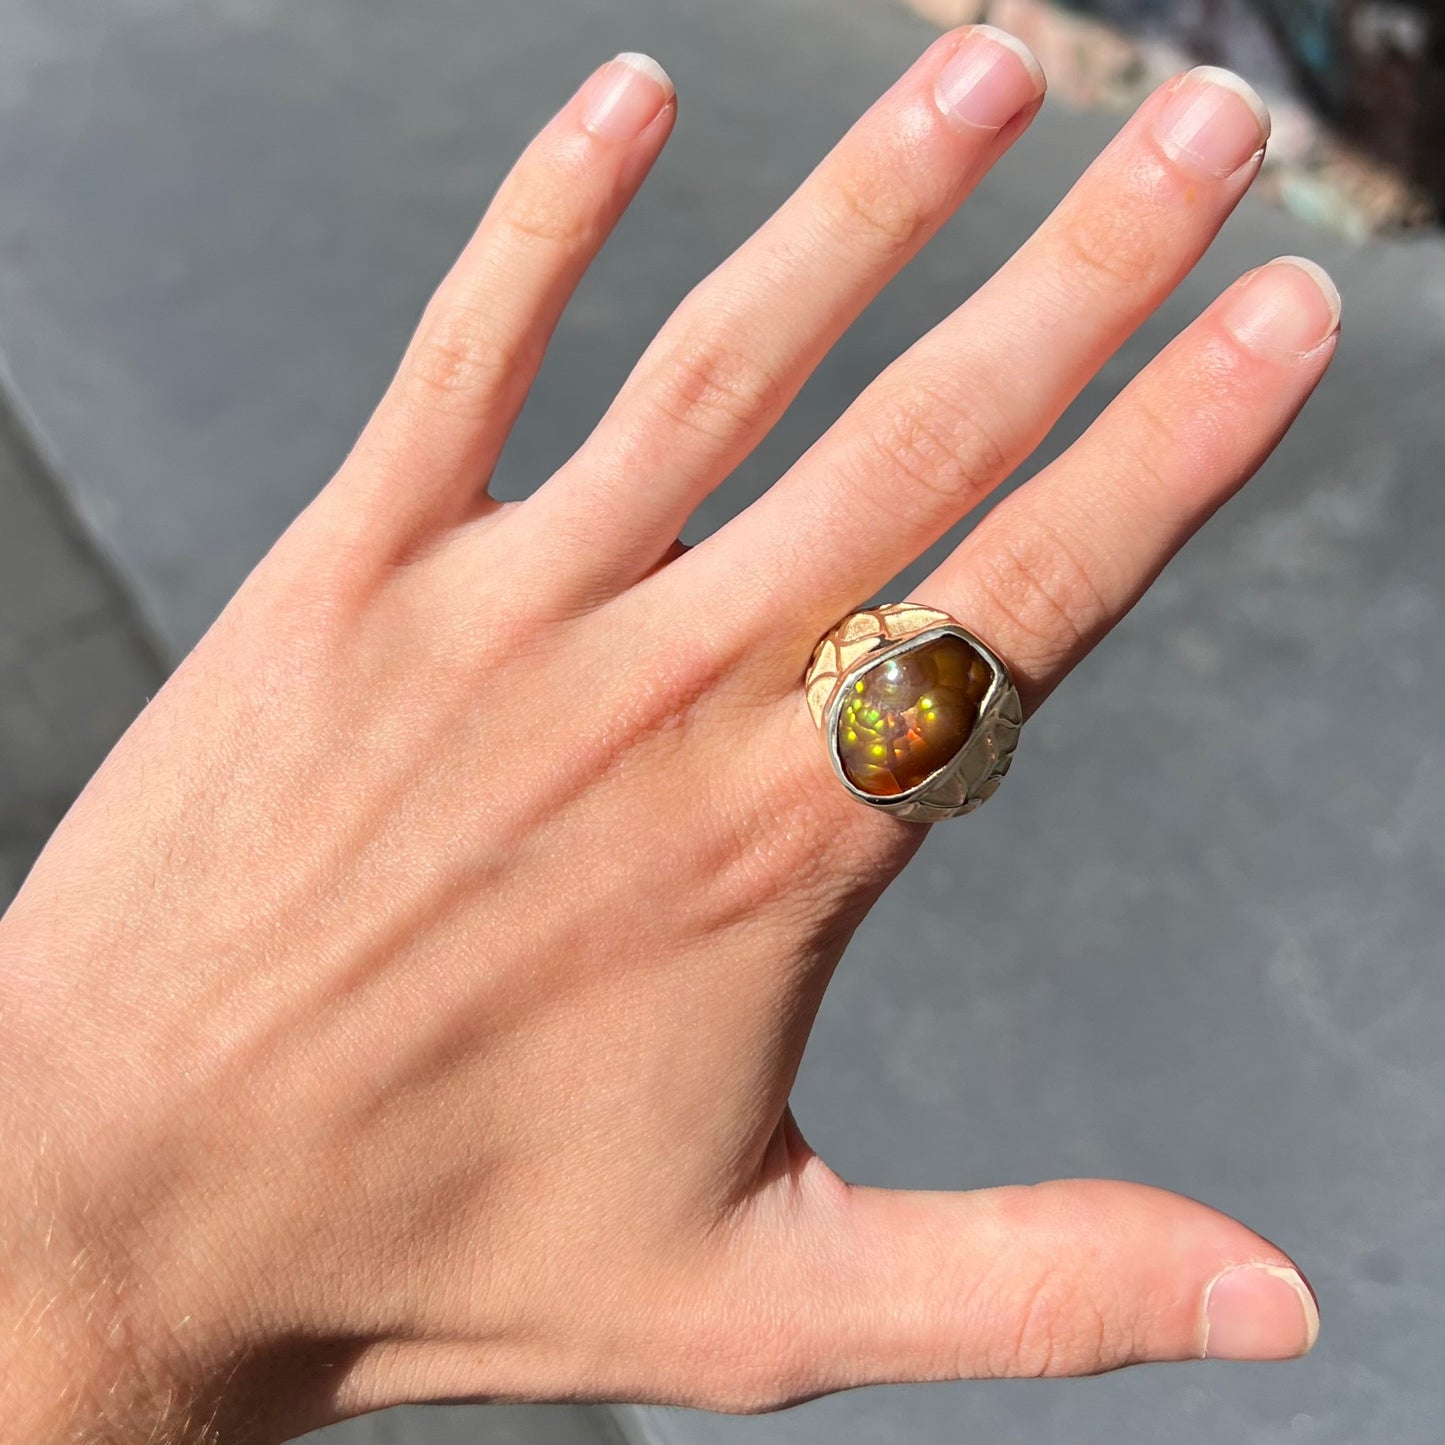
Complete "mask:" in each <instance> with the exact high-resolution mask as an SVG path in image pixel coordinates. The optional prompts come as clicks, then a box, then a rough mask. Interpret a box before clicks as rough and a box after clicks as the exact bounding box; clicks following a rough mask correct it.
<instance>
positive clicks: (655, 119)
mask: <svg viewBox="0 0 1445 1445" xmlns="http://www.w3.org/2000/svg"><path fill="white" fill-rule="evenodd" d="M675 117H676V104H675V99H674V95H673V88H672V82H671V81H670V80H669V79H668V78H667V75H666V73H665V72H664V71H663V70H662V68H661V67H660V66H659V65H658V64H657V62H656V61H654V60H651V59H649V58H648V57H647V56H644V55H631V54H624V55H620V56H618V57H617V58H616V59H615V60H611V61H608V62H607V64H606V65H603V66H602V67H601V68H600V69H599V70H597V71H596V72H594V73H593V75H592V76H591V77H589V79H588V80H587V82H586V83H585V84H584V85H583V86H582V88H581V89H580V90H579V91H578V92H577V94H576V95H575V96H573V98H572V99H571V101H569V102H568V104H567V105H566V106H565V107H564V108H563V109H562V111H561V112H560V113H559V114H558V115H557V116H556V117H555V118H554V119H553V120H552V121H551V122H550V123H549V124H548V125H547V126H546V127H545V129H543V131H542V132H541V134H539V135H538V136H537V138H536V139H535V140H534V141H533V142H532V143H531V145H529V146H528V147H527V149H526V151H525V152H524V153H523V155H522V157H521V159H520V160H519V161H518V162H517V164H516V166H515V167H513V169H512V171H511V173H510V174H509V175H508V176H507V178H506V180H505V181H504V182H503V183H502V186H501V188H500V189H499V190H498V192H497V195H496V198H495V199H494V200H493V202H492V204H491V205H490V206H489V207H488V208H487V212H486V215H485V216H484V217H483V218H482V221H481V224H480V225H479V226H478V228H477V231H476V233H475V234H474V235H473V237H472V239H471V241H470V242H469V243H468V244H467V247H466V249H465V250H464V251H463V252H462V254H461V256H460V258H459V259H458V260H457V262H456V264H455V265H454V266H453V268H452V270H451V272H450V273H449V274H448V276H447V277H446V279H445V280H444V281H443V282H442V284H441V286H440V287H439V288H438V290H437V292H436V294H435V295H434V296H433V298H432V300H431V302H430V304H429V305H428V306H427V309H426V312H425V314H424V315H423V317H422V320H421V324H420V325H419V326H418V328H417V331H416V334H415V336H414V337H413V338H412V341H411V344H410V346H409V347H408V349H407V352H406V355H405V356H404V357H403V359H402V362H401V366H400V368H399V370H398V372H397V375H396V379H395V380H394V382H393V383H392V385H391V387H390V388H389V390H388V391H387V393H386V395H385V397H384V398H383V399H382V401H381V404H380V406H379V407H378V408H377V411H376V414H375V415H374V416H373V418H372V420H371V422H370V424H369V425H368V426H367V429H366V432H365V434H364V436H363V438H362V441H361V443H360V445H359V446H358V449H357V454H356V456H355V457H354V458H353V464H352V465H351V466H350V467H349V468H348V471H347V473H345V474H344V475H345V476H346V478H347V480H348V481H349V483H350V487H349V490H350V491H351V492H352V495H351V496H349V497H348V501H349V502H352V503H354V502H355V500H356V497H355V493H357V492H362V493H365V492H370V493H372V494H373V495H377V496H378V498H379V500H380V502H381V504H382V505H383V507H384V509H385V511H386V512H387V513H388V514H389V516H390V517H392V518H393V519H394V525H393V527H392V529H391V530H392V534H393V537H395V536H397V535H400V536H401V537H402V539H403V540H405V538H406V537H407V536H410V535H413V534H414V533H415V532H416V530H417V529H418V528H419V527H421V528H425V527H438V526H445V525H447V524H448V523H450V522H452V521H454V520H456V519H457V518H458V517H459V516H461V515H463V514H465V513H468V512H470V511H474V510H475V509H476V508H477V506H478V496H479V493H480V492H481V491H482V490H483V489H484V488H485V486H486V484H487V481H488V479H489V477H490V475H491V471H492V468H493V467H494V466H495V464H496V461H497V458H498V456H499V455H500V454H501V450H502V446H503V444H504V443H505V441H506V438H507V433H508V431H509V430H510V428H511V426H512V423H513V421H514V420H515V418H516V416H517V413H518V411H519V410H520V409H521V406H522V402H523V401H524V399H525V398H526V395H527V392H528V390H529V389H530V387H531V384H532V381H533V379H534V377H535V376H536V374H537V369H538V367H539V366H540V365H541V361H542V354H543V351H544V350H545V348H546V345H547V342H548V340H549V339H550V337H551V335H552V331H553V329H554V328H555V326H556V324H557V320H558V318H559V317H560V315H561V313H562V309H563V307H564V306H565V305H566V303H567V300H568V298H569V297H570V296H571V294H572V292H573V290H574V289H575V287H576V285H577V282H578V280H579V279H580V278H581V276H582V273H583V272H584V271H585V270H586V268H587V266H588V264H589V263H590V262H591V260H592V258H593V257H594V256H595V255H596V253H597V251H598V250H599V248H600V247H601V245H602V243H603V241H604V240H606V238H607V236H608V234H609V233H610V232H611V230H612V228H613V226H614V225H615V224H616V222H617V220H618V218H619V217H620V216H621V214H622V212H623V211H624V210H625V209H626V208H627V205H628V203H629V202H630V201H631V200H632V197H633V196H634V195H635V194H636V192H637V189H638V187H639V186H640V185H641V184H642V180H643V177H644V176H645V175H646V174H647V171H648V169H649V168H650V167H651V165H652V163H653V161H654V160H655V159H656V157H657V155H658V153H659V152H660V151H661V149H662V146H663V144H664V142H665V141H666V140H667V137H668V134H669V133H670V131H671V129H672V123H673V120H674V119H675Z"/></svg>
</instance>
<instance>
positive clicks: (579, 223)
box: [492, 146, 597, 250]
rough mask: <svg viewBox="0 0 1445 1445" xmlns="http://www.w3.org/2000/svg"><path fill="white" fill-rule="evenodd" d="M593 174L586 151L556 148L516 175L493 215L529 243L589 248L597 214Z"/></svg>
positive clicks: (535, 158)
mask: <svg viewBox="0 0 1445 1445" xmlns="http://www.w3.org/2000/svg"><path fill="white" fill-rule="evenodd" d="M588 177H589V171H588V165H587V156H586V153H585V151H581V150H577V149H571V148H568V147H565V146H554V147H553V148H552V149H551V150H550V151H549V152H548V153H546V154H545V155H536V156H533V157H532V158H531V161H530V163H529V164H528V163H524V164H523V165H522V166H521V167H519V168H518V170H517V171H516V172H514V173H513V175H512V177H511V179H510V181H509V182H508V183H507V185H506V187H505V188H504V190H503V192H502V194H501V195H500V196H499V197H498V199H497V204H496V207H495V209H494V211H493V213H492V216H493V218H494V219H495V220H496V221H497V222H498V223H499V224H500V226H501V227H502V228H503V229H504V230H506V231H507V232H510V233H511V234H512V236H513V237H514V238H516V239H518V240H520V241H522V242H523V243H525V244H531V243H537V244H540V245H544V246H554V247H558V248H560V249H563V250H575V249H577V248H579V247H582V246H590V245H591V243H592V242H593V240H594V238H595V236H596V232H597V217H596V215H595V213H594V210H593V208H592V207H591V205H590V204H589V203H588V197H589V195H590V194H591V187H589V186H588V185H587V184H586V182H587V180H588Z"/></svg>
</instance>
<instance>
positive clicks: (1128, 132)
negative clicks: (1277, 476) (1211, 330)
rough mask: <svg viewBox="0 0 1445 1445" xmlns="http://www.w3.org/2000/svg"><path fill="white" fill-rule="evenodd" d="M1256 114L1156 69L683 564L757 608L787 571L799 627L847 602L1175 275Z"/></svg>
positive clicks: (1040, 416) (913, 547) (1055, 408)
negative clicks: (895, 349) (986, 259)
mask: <svg viewBox="0 0 1445 1445" xmlns="http://www.w3.org/2000/svg"><path fill="white" fill-rule="evenodd" d="M1268 129H1269V123H1268V115H1267V112H1266V111H1265V109H1264V105H1263V103H1262V102H1261V101H1260V100H1259V98H1258V97H1257V96H1256V95H1255V94H1254V92H1253V91H1252V90H1250V89H1249V87H1248V86H1246V85H1245V83H1244V82H1243V81H1241V80H1240V79H1239V78H1238V77H1237V76H1234V75H1232V74H1230V73H1229V72H1227V71H1219V70H1215V69H1213V68H1212V67H1204V68H1201V69H1199V70H1195V71H1191V72H1189V73H1188V74H1186V75H1183V76H1180V77H1178V78H1177V79H1176V80H1174V81H1173V82H1171V83H1169V84H1168V85H1166V86H1164V87H1162V88H1161V89H1160V90H1159V91H1157V92H1156V93H1155V94H1154V95H1153V96H1151V97H1150V98H1149V100H1147V101H1146V102H1145V103H1144V105H1143V106H1141V107H1140V110H1139V112H1138V113H1137V114H1136V115H1135V116H1134V118H1133V119H1132V121H1131V122H1130V123H1129V124H1128V125H1127V126H1125V128H1124V129H1123V130H1122V131H1121V132H1120V134H1119V135H1118V136H1117V137H1116V138H1115V140H1114V141H1113V142H1112V143H1111V144H1110V145H1109V146H1108V147H1107V148H1106V149H1105V151H1104V153H1103V154H1102V155H1101V156H1100V157H1099V159H1098V160H1097V161H1095V163H1094V164H1093V165H1092V166H1091V167H1090V168H1089V170H1088V171H1087V172H1086V173H1085V175H1084V176H1083V178H1082V179H1081V180H1080V181H1079V183H1078V184H1077V185H1076V186H1075V187H1074V189H1073V190H1072V191H1071V192H1070V193H1069V195H1068V196H1066V197H1065V199H1064V200H1063V202H1062V203H1061V204H1060V205H1059V207H1058V208H1057V210H1055V212H1054V213H1053V215H1052V216H1050V217H1049V219H1048V220H1047V221H1045V222H1044V224H1043V225H1042V226H1041V227H1040V228H1039V230H1038V231H1037V232H1036V233H1035V234H1034V235H1033V237H1032V238H1030V240H1029V241H1028V242H1026V243H1025V245H1024V246H1023V247H1022V248H1021V249H1020V250H1019V251H1018V252H1017V253H1016V254H1015V255H1014V257H1013V258H1012V259H1011V260H1010V261H1009V262H1008V263H1007V264H1006V265H1005V266H1004V267H1003V268H1002V269H1001V270H1000V271H999V272H998V273H997V274H996V275H995V276H994V277H993V278H992V279H991V280H990V281H989V282H988V283H987V284H986V285H985V286H983V287H982V288H981V289H980V290H979V291H978V292H976V293H975V294H974V295H973V296H972V297H971V298H970V299H969V300H968V301H967V302H965V303H964V305H962V306H961V307H959V308H958V310H956V311H955V312H954V313H953V314H952V316H950V317H948V318H947V319H946V320H944V321H943V322H941V323H940V324H939V325H938V326H936V327H935V328H934V329H933V330H932V331H931V332H930V333H929V334H928V335H926V336H925V337H923V339H922V340H920V341H919V342H918V343H917V344H916V345H914V346H913V347H912V348H911V349H910V350H909V351H908V352H906V353H905V354H904V355H903V356H902V357H900V358H899V359H898V360H897V361H895V362H894V363H893V364H892V365H891V366H890V367H888V368H887V369H886V370H885V371H884V372H883V373H882V375H880V376H879V377H878V378H877V380H875V381H874V382H873V383H872V384H871V385H870V386H869V387H868V388H867V389H866V390H865V391H864V392H863V394H862V395H861V396H860V397H859V398H858V400H857V401H856V402H854V404H853V405H852V406H851V407H850V408H849V409H848V411H847V412H845V413H844V415H843V416H842V418H841V419H840V420H839V421H838V422H837V423H836V425H835V426H834V427H833V428H832V429H831V430H830V431H829V432H828V433H827V434H826V435H825V436H824V437H822V438H821V439H820V440H819V442H818V443H817V444H816V445H815V446H814V447H813V448H812V449H811V450H810V451H809V452H808V453H807V454H806V455H805V456H804V457H803V458H802V459H801V460H800V461H799V462H798V463H797V464H796V465H795V466H794V467H793V468H792V470H791V471H790V472H789V473H788V474H787V475H785V476H784V477H783V478H782V479H781V480H780V481H778V482H777V483H776V485H775V486H774V487H773V488H772V489H771V491H769V492H768V493H767V494H766V495H765V496H764V497H762V498H761V499H760V500H759V501H758V502H756V503H754V504H753V506H751V507H750V508H748V509H747V510H746V511H745V512H743V513H742V514H740V515H739V516H738V517H736V518H735V519H734V520H733V521H732V522H730V523H729V524H728V525H727V526H726V527H724V528H723V529H722V530H721V531H719V532H717V533H716V534H714V535H713V536H712V537H711V538H709V539H707V540H706V541H704V542H703V543H701V544H700V545H699V546H698V547H697V548H696V549H695V550H694V551H693V552H692V553H691V554H689V555H688V556H687V557H685V558H683V559H682V561H681V562H680V563H679V564H677V565H679V566H683V567H686V568H687V569H688V570H689V571H691V572H693V576H692V577H691V579H690V580H691V581H692V583H693V585H694V586H701V587H703V588H704V590H706V589H707V588H709V587H715V588H716V589H717V590H718V591H719V592H725V593H726V596H727V598H728V600H729V606H730V607H731V608H732V609H734V611H735V610H736V608H737V607H738V605H739V604H740V601H741V599H745V598H756V599H758V605H759V607H760V608H761V609H763V615H762V616H761V617H760V619H759V621H760V622H761V623H764V624H766V625H767V626H768V627H774V626H775V625H776V620H777V603H778V579H780V578H782V579H786V581H785V585H786V587H787V590H788V594H789V595H788V599H787V603H788V605H787V607H786V608H785V609H784V610H785V611H786V612H787V613H788V615H789V618H790V622H794V623H796V625H797V627H798V628H799V629H800V630H801V631H802V632H803V633H804V634H806V635H807V636H808V637H813V636H816V634H817V633H818V632H819V631H820V630H822V629H823V628H824V627H826V626H827V625H828V624H829V623H830V622H832V621H833V620H835V619H836V618H837V617H838V616H839V615H841V614H842V613H844V612H846V611H848V610H849V609H851V608H853V607H856V606H857V605H858V604H859V603H860V602H861V601H862V600H864V599H865V598H867V597H868V596H870V595H871V594H872V593H874V592H875V591H876V590H877V589H878V588H879V587H881V586H882V585H883V584H884V583H885V582H887V581H888V580H889V579H890V578H891V577H893V576H894V575H895V574H896V573H897V572H899V571H900V570H901V569H902V568H903V567H904V566H906V565H907V564H908V563H909V562H911V561H912V560H913V559H914V558H915V557H917V556H918V555H919V553H921V552H922V551H924V549H925V548H927V547H928V546H929V545H930V544H931V543H933V542H934V541H936V540H937V539H938V537H939V536H941V535H942V534H943V532H944V531H946V530H947V529H948V528H949V527H950V526H952V525H953V524H954V523H955V522H956V521H958V519H959V518H960V517H962V516H963V515H964V514H965V513H967V512H968V511H970V510H971V509H972V508H973V507H974V506H975V505H976V504H977V503H978V502H979V501H981V500H982V499H983V498H984V497H985V496H986V495H987V494H988V493H989V492H990V491H991V490H992V489H993V488H994V487H995V486H996V485H997V484H998V483H999V482H1001V481H1002V480H1003V479H1004V478H1005V477H1006V476H1007V475H1008V474H1009V473H1010V472H1011V471H1012V470H1013V469H1014V468H1015V467H1016V466H1018V464H1019V463H1020V462H1021V461H1023V459H1024V458H1025V457H1026V456H1027V455H1028V454H1029V453H1030V452H1031V451H1032V450H1033V449H1034V447H1035V446H1037V445H1038V443H1039V442H1040V441H1041V440H1042V438H1043V437H1044V435H1045V434H1046V433H1047V432H1048V430H1049V428H1050V427H1052V426H1053V424H1054V422H1055V421H1056V420H1057V419H1058V417H1059V415H1060V414H1061V413H1062V412H1063V410H1064V408H1065V407H1066V406H1067V405H1068V404H1069V402H1070V401H1072V400H1073V398H1074V397H1075V396H1076V395H1077V394H1078V393H1079V391H1080V390H1081V389H1082V388H1083V387H1084V385H1085V384H1086V383H1087V382H1088V380H1089V379H1090V378H1091V377H1092V376H1093V375H1094V373H1095V372H1096V371H1097V370H1098V368H1099V367H1100V366H1101V365H1102V364H1103V363H1104V361H1105V360H1107V358H1108V357H1109V356H1110V355H1111V354H1112V353H1113V352H1114V351H1115V350H1116V349H1117V347H1118V346H1119V345H1120V344H1121V343H1122V342H1123V341H1124V340H1125V339H1126V338H1127V337H1128V336H1129V334H1130V333H1131V332H1132V331H1133V330H1134V329H1135V328H1136V327H1137V326H1138V325H1139V324H1140V323H1141V322H1142V321H1143V320H1144V319H1145V318H1146V317H1147V316H1148V315H1149V313H1150V312H1151V311H1153V310H1154V309H1155V307H1157V306H1158V305H1159V303H1160V302H1162V301H1163V299H1164V298H1165V297H1166V296H1167V295H1168V294H1169V293H1170V291H1172V290H1173V288H1174V287H1175V286H1176V285H1177V284H1178V282H1179V281H1180V280H1181V279H1182V278H1183V276H1184V275H1185V274H1186V272H1187V271H1188V270H1189V268H1190V267H1191V266H1193V264H1194V263H1195V261H1196V260H1197V259H1198V258H1199V256H1200V255H1201V253H1202V252H1203V251H1204V249H1205V247H1206V246H1208V244H1209V242H1210V241H1211V240H1212V239H1213V237H1214V235H1215V233H1216V232H1217V231H1218V230H1219V227H1220V226H1221V225H1222V224H1223V222H1224V220H1225V218H1226V217H1227V216H1228V214H1229V212H1230V211H1231V210H1232V209H1233V207H1234V205H1235V203H1236V202H1237V201H1238V200H1239V198H1240V197H1241V196H1242V195H1243V194H1244V192H1245V190H1246V189H1247V188H1248V186H1249V183H1250V181H1251V180H1252V179H1253V177H1254V175H1255V173H1256V172H1257V171H1258V169H1259V163H1260V160H1261V159H1262V157H1263V148H1264V142H1265V139H1266V137H1267V135H1268ZM794 640H795V639H792V638H787V639H784V638H782V637H779V638H778V641H779V643H780V645H784V646H789V647H791V645H792V642H793V641H794ZM794 650H795V649H794Z"/></svg>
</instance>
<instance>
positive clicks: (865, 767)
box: [803, 602, 1024, 823]
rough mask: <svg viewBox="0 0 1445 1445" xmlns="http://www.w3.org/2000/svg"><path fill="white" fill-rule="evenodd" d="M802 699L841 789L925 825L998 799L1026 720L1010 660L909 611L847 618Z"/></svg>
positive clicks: (877, 610)
mask: <svg viewBox="0 0 1445 1445" xmlns="http://www.w3.org/2000/svg"><path fill="white" fill-rule="evenodd" d="M803 687H804V690H805V692H806V693H807V698H808V709H809V711H810V712H811V713H812V714H813V721H814V723H815V724H817V727H818V730H819V732H821V733H822V735H823V743H824V746H825V747H826V748H827V749H828V758H829V761H830V762H831V763H832V764H833V771H834V772H835V773H836V774H837V775H838V778H839V780H840V781H841V782H842V784H843V786H844V787H845V788H847V790H848V791H849V792H850V793H851V794H852V795H853V796H854V797H855V798H857V799H858V800H859V801H860V802H862V803H866V804H868V806H869V807H871V808H876V809H877V810H878V811H879V812H882V813H891V814H893V815H894V816H895V817H899V818H908V819H910V820H912V821H915V822H923V823H927V822H933V821H935V820H937V819H939V818H956V817H959V816H960V815H962V814H964V813H971V812H972V811H973V810H974V809H975V808H976V807H978V806H979V804H980V803H982V802H984V801H985V800H986V799H988V798H991V797H992V796H993V794H994V793H995V792H997V791H998V785H999V784H1000V783H1001V782H1002V781H1003V775H1004V774H1005V773H1006V772H1008V766H1009V763H1010V761H1011V760H1012V758H1013V751H1014V745H1015V743H1016V742H1017V741H1018V735H1019V728H1020V727H1021V726H1022V725H1023V720H1024V715H1023V708H1022V706H1021V705H1020V703H1019V695H1018V689H1017V688H1016V687H1015V686H1014V683H1013V679H1012V678H1011V677H1010V676H1009V670H1008V668H1007V667H1006V666H1005V665H1004V662H1003V659H1002V658H1000V657H999V656H998V655H997V654H996V653H995V652H994V651H993V649H992V648H990V647H989V646H987V644H985V643H984V642H982V641H980V640H979V639H978V638H977V637H975V636H974V635H973V633H971V632H970V631H969V630H968V629H967V628H966V627H963V626H961V625H960V624H959V623H958V622H957V621H955V620H954V619H953V618H952V617H950V616H949V615H948V613H946V612H939V611H937V610H936V609H934V608H932V607H918V606H915V605H914V604H913V603H910V602H891V603H889V604H888V605H887V606H885V607H868V608H865V609H864V610H863V611H861V612H851V613H849V615H848V616H847V617H845V618H844V619H843V620H842V621H841V622H840V623H838V625H837V626H836V627H834V628H832V629H830V630H829V631H828V632H827V633H826V634H824V636H823V638H822V640H821V641H820V642H819V643H818V645H817V647H815V648H814V649H813V658H812V661H811V662H810V663H809V664H808V672H807V676H806V677H805V679H804V682H803Z"/></svg>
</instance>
